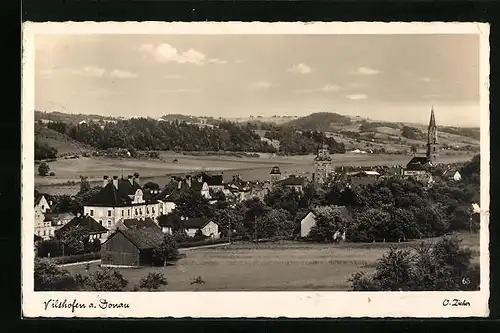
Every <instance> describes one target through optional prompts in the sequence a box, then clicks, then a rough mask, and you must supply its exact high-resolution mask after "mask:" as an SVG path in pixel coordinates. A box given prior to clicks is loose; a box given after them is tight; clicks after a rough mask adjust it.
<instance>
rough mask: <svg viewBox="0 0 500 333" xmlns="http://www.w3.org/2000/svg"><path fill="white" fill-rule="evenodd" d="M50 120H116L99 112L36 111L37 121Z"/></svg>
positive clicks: (74, 121) (73, 121)
mask: <svg viewBox="0 0 500 333" xmlns="http://www.w3.org/2000/svg"><path fill="white" fill-rule="evenodd" d="M42 119H45V120H48V121H64V122H72V123H77V122H80V121H82V120H87V119H99V120H116V118H113V117H107V116H101V115H97V114H81V113H79V114H69V113H63V112H57V111H54V112H43V111H35V121H38V120H42Z"/></svg>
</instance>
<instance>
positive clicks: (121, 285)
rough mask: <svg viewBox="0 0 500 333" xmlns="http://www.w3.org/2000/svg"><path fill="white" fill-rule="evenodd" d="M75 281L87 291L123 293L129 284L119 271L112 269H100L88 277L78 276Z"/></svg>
mask: <svg viewBox="0 0 500 333" xmlns="http://www.w3.org/2000/svg"><path fill="white" fill-rule="evenodd" d="M75 280H76V282H77V283H78V284H79V285H80V287H81V288H82V289H83V290H87V291H123V290H124V289H125V287H126V286H127V284H128V281H127V280H125V278H124V277H123V275H122V274H121V273H120V272H119V271H117V270H114V269H110V268H100V269H99V270H97V271H95V272H92V273H90V274H89V275H87V276H84V275H81V274H77V275H76V276H75Z"/></svg>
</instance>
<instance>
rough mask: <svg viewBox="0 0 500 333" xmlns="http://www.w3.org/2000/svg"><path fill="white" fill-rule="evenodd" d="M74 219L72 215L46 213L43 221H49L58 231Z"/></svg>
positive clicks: (67, 213)
mask: <svg viewBox="0 0 500 333" xmlns="http://www.w3.org/2000/svg"><path fill="white" fill-rule="evenodd" d="M73 218H75V215H74V214H73V213H69V212H65V213H46V214H45V220H47V221H50V222H51V224H52V226H53V227H54V228H55V230H58V229H59V228H61V227H62V226H63V225H65V224H66V223H68V222H69V221H71V220H72V219H73Z"/></svg>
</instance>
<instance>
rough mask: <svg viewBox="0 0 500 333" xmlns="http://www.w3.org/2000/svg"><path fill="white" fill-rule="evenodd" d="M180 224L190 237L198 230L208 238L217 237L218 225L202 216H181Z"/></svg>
mask: <svg viewBox="0 0 500 333" xmlns="http://www.w3.org/2000/svg"><path fill="white" fill-rule="evenodd" d="M181 221H182V222H181V225H182V227H183V228H184V229H185V230H186V233H187V234H188V236H190V237H194V236H195V235H196V232H197V231H198V230H200V231H201V233H202V235H203V236H206V237H210V238H219V226H218V225H217V224H216V223H215V222H213V221H211V220H209V219H207V218H204V217H198V218H187V217H186V218H184V219H183V218H181Z"/></svg>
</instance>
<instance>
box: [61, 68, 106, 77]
mask: <svg viewBox="0 0 500 333" xmlns="http://www.w3.org/2000/svg"><path fill="white" fill-rule="evenodd" d="M63 72H66V73H68V74H70V75H80V76H87V77H102V76H103V75H104V73H105V72H106V70H105V69H104V68H100V67H96V66H85V67H83V68H80V69H74V68H69V69H66V70H63Z"/></svg>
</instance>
